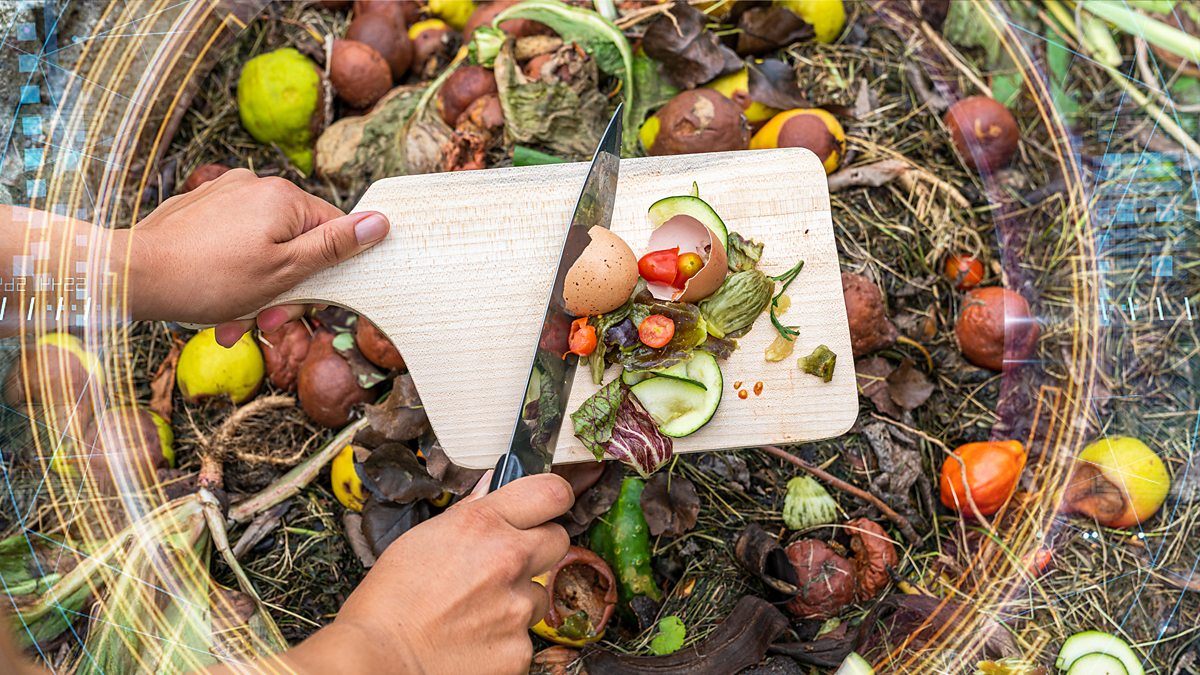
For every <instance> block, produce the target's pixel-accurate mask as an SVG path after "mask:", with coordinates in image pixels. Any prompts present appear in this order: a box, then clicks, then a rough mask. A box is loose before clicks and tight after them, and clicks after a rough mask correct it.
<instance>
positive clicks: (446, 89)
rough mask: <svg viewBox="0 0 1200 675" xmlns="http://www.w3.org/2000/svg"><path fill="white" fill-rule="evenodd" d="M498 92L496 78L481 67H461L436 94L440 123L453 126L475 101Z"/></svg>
mask: <svg viewBox="0 0 1200 675" xmlns="http://www.w3.org/2000/svg"><path fill="white" fill-rule="evenodd" d="M497 92H498V89H497V87H496V76H495V75H494V74H493V73H492V71H490V70H488V69H487V68H484V67H483V66H463V67H461V68H459V69H458V70H456V71H454V72H453V73H451V75H450V77H448V78H446V81H445V82H443V83H442V87H441V89H438V93H437V109H438V114H440V115H441V117H442V121H443V122H445V123H446V124H448V125H449V126H452V127H453V126H454V125H455V124H456V123H457V122H458V118H459V116H460V115H462V114H463V113H464V112H465V111H466V110H467V108H469V107H470V106H471V104H472V103H474V102H475V99H477V98H480V97H482V96H486V95H488V94H495V93H497Z"/></svg>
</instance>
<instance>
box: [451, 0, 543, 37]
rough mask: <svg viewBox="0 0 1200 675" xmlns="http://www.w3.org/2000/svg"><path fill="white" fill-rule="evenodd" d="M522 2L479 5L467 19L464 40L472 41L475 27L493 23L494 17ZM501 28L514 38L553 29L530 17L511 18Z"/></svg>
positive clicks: (500, 0) (499, 0) (511, 0)
mask: <svg viewBox="0 0 1200 675" xmlns="http://www.w3.org/2000/svg"><path fill="white" fill-rule="evenodd" d="M518 2H520V0H493V2H488V3H485V4H481V5H479V7H477V8H476V9H475V11H474V13H472V14H471V18H470V19H467V25H465V26H463V41H464V42H470V41H471V35H472V34H474V33H475V29H476V28H479V27H480V26H483V25H485V24H486V25H488V26H490V25H492V19H495V18H496V15H498V14H500V12H503V11H504V10H506V9H508V8H509V7H512V6H513V5H515V4H517V3H518ZM500 30H502V31H504V32H505V33H507V34H508V35H510V36H512V37H514V38H523V37H529V36H530V35H550V34H551V33H552V32H553V31H551V30H550V27H549V26H547V25H546V24H544V23H538V22H537V21H531V20H529V19H509V20H508V21H505V22H504V23H501V24H500Z"/></svg>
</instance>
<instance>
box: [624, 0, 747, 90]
mask: <svg viewBox="0 0 1200 675" xmlns="http://www.w3.org/2000/svg"><path fill="white" fill-rule="evenodd" d="M707 24H708V16H707V15H706V14H705V13H704V12H701V11H700V10H698V9H696V8H695V7H692V6H691V5H689V4H687V3H686V2H677V3H675V4H674V5H672V7H671V9H670V10H669V11H668V12H665V13H663V14H660V15H659V16H658V17H657V18H655V19H654V20H653V21H651V22H650V26H649V28H647V29H646V35H645V37H643V38H642V49H643V50H645V52H646V55H647V56H649V57H650V58H652V59H654V60H655V61H658V62H659V63H661V64H662V65H663V73H664V74H665V75H666V77H667V80H669V81H670V82H671V84H673V85H675V86H676V87H679V88H680V89H694V88H695V87H696V86H697V85H700V84H704V83H705V82H710V81H712V80H714V79H716V78H717V77H720V76H721V75H725V74H727V73H732V72H734V71H736V70H739V69H741V67H742V60H741V59H740V58H738V55H737V54H736V53H734V51H733V50H732V49H730V48H729V47H726V46H725V45H723V44H721V42H720V40H718V39H717V36H716V35H715V34H714V33H713V32H712V31H710V30H708V28H707V27H706V26H707Z"/></svg>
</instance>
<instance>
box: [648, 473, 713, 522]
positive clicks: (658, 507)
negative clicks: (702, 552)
mask: <svg viewBox="0 0 1200 675" xmlns="http://www.w3.org/2000/svg"><path fill="white" fill-rule="evenodd" d="M642 514H643V515H645V517H646V524H647V525H649V526H650V535H651V536H654V537H657V536H658V535H660V534H669V535H672V536H679V535H681V534H683V533H685V532H687V531H688V530H691V529H692V528H693V527H695V526H696V518H697V516H699V515H700V497H699V495H697V494H696V487H695V486H694V485H692V481H690V480H688V479H686V478H684V477H683V476H673V475H671V474H669V473H656V474H654V475H653V476H651V477H650V480H648V481H646V488H645V489H644V490H643V491H642Z"/></svg>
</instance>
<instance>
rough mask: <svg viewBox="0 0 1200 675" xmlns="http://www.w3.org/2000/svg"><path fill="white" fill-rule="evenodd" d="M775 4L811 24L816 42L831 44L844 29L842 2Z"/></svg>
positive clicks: (808, 0) (811, 0)
mask: <svg viewBox="0 0 1200 675" xmlns="http://www.w3.org/2000/svg"><path fill="white" fill-rule="evenodd" d="M777 4H779V5H781V6H783V7H784V8H785V9H788V10H790V11H791V12H792V13H793V14H796V15H797V16H799V17H800V18H801V19H804V20H805V21H807V22H808V23H809V24H812V27H813V31H814V33H815V36H814V37H815V38H816V40H817V42H824V43H826V44H828V43H830V42H833V41H834V40H836V39H838V36H839V35H841V34H842V29H843V28H845V27H846V8H845V6H843V4H842V0H777Z"/></svg>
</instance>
